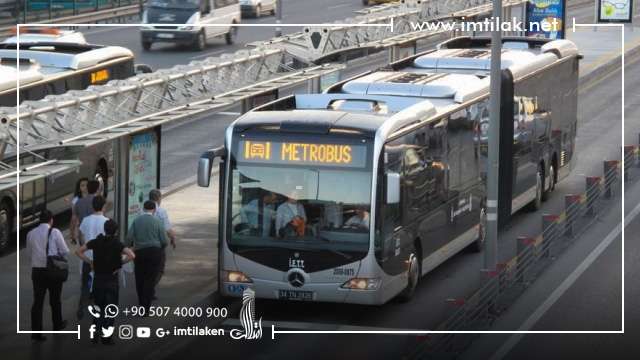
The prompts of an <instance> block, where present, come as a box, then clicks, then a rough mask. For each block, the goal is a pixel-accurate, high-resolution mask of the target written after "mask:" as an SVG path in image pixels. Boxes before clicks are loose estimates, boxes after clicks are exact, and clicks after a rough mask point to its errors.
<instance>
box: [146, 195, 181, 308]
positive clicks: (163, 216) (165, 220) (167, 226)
mask: <svg viewBox="0 0 640 360" xmlns="http://www.w3.org/2000/svg"><path fill="white" fill-rule="evenodd" d="M149 200H151V201H153V202H154V203H155V204H156V212H155V214H154V216H155V217H157V218H158V219H160V221H162V225H163V227H164V231H166V232H167V236H168V237H169V242H170V243H171V247H172V248H173V249H174V250H175V249H176V232H175V231H173V227H172V226H171V221H170V220H169V214H167V210H165V209H164V208H163V207H160V204H161V203H162V193H161V192H160V190H158V189H153V190H151V191H149ZM166 262H167V253H166V251H165V248H162V252H161V255H160V272H159V273H158V279H157V280H156V286H157V285H158V284H159V283H160V279H162V275H164V267H165V264H166ZM154 300H155V298H154Z"/></svg>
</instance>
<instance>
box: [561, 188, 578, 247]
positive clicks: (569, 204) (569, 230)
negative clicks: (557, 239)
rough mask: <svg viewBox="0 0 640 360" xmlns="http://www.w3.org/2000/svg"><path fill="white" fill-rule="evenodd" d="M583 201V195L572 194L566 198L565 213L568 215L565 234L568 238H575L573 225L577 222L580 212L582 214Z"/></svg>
mask: <svg viewBox="0 0 640 360" xmlns="http://www.w3.org/2000/svg"><path fill="white" fill-rule="evenodd" d="M581 199H582V196H581V195H574V194H571V195H565V196H564V213H565V215H566V217H565V221H564V223H565V225H564V234H565V235H566V236H569V237H572V236H573V223H574V222H575V218H576V217H577V214H578V212H580V200H581Z"/></svg>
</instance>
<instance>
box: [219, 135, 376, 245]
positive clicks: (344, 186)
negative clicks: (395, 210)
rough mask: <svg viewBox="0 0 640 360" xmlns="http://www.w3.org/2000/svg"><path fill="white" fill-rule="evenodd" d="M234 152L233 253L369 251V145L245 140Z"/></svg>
mask: <svg viewBox="0 0 640 360" xmlns="http://www.w3.org/2000/svg"><path fill="white" fill-rule="evenodd" d="M236 149H237V151H235V154H234V155H235V156H234V160H235V161H233V162H232V169H231V173H230V180H231V194H230V199H229V201H230V204H231V208H230V210H231V214H230V215H231V216H230V219H231V220H230V224H231V229H230V231H229V234H230V237H229V242H228V243H229V245H230V247H232V248H237V251H238V252H241V251H242V250H256V249H264V248H274V249H275V248H287V249H296V250H309V251H316V250H329V251H345V252H366V251H367V250H368V249H369V226H370V222H369V214H370V211H371V204H370V201H371V170H370V168H369V167H368V166H367V164H368V162H367V150H368V147H367V146H365V145H353V144H326V143H323V144H318V143H305V142H286V141H283V142H274V141H257V142H256V141H239V142H238V144H237V146H236Z"/></svg>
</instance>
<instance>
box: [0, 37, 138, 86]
mask: <svg viewBox="0 0 640 360" xmlns="http://www.w3.org/2000/svg"><path fill="white" fill-rule="evenodd" d="M16 47H17V45H16V44H15V43H13V44H12V43H6V44H0V66H1V67H0V74H1V75H2V78H1V79H0V91H2V90H7V89H11V88H15V87H16V78H17V74H15V73H17V70H16V69H17V66H19V68H20V84H21V85H25V84H28V83H31V82H34V81H38V80H43V79H45V80H46V78H47V77H49V76H56V75H60V74H61V73H64V72H67V71H77V70H82V69H86V68H89V67H92V66H95V65H98V64H100V63H103V62H107V61H110V60H116V59H120V58H133V52H131V50H129V49H126V48H123V47H120V46H100V45H89V44H77V43H59V42H33V43H28V44H20V59H19V61H16V58H17V51H16ZM17 64H19V65H17ZM26 70H28V73H27V74H23V71H26ZM10 74H13V75H10ZM5 75H6V76H5Z"/></svg>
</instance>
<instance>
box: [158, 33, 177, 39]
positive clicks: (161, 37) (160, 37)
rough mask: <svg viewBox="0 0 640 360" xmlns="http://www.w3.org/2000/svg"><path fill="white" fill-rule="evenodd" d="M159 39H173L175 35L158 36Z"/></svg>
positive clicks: (161, 34)
mask: <svg viewBox="0 0 640 360" xmlns="http://www.w3.org/2000/svg"><path fill="white" fill-rule="evenodd" d="M156 36H157V37H158V38H159V39H173V36H174V35H173V34H163V33H160V34H158V35H156Z"/></svg>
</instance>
